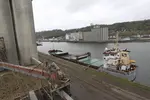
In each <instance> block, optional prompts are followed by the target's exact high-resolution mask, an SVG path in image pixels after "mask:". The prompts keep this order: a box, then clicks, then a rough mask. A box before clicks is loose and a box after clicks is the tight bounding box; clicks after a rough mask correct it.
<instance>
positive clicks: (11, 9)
mask: <svg viewBox="0 0 150 100" xmlns="http://www.w3.org/2000/svg"><path fill="white" fill-rule="evenodd" d="M0 23H1V26H0V38H2V39H3V42H4V45H5V46H3V47H5V48H6V56H7V60H8V62H9V63H13V64H22V65H29V64H31V57H34V58H37V47H36V42H35V41H36V40H35V28H34V21H33V11H32V0H0ZM0 44H3V43H0Z"/></svg>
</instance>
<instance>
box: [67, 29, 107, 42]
mask: <svg viewBox="0 0 150 100" xmlns="http://www.w3.org/2000/svg"><path fill="white" fill-rule="evenodd" d="M65 38H66V40H67V41H96V42H100V41H107V40H108V27H101V26H94V28H93V29H91V31H87V32H74V33H67V34H66V36H65Z"/></svg>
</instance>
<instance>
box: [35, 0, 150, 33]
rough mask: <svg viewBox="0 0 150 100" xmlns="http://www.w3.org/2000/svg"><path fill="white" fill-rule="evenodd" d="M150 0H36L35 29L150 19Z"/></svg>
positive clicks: (68, 27) (65, 27)
mask: <svg viewBox="0 0 150 100" xmlns="http://www.w3.org/2000/svg"><path fill="white" fill-rule="evenodd" d="M149 10H150V0H33V11H34V20H35V28H36V31H41V30H51V29H70V28H79V27H83V26H87V25H90V23H93V24H112V23H115V22H123V21H133V20H144V19H150V11H149Z"/></svg>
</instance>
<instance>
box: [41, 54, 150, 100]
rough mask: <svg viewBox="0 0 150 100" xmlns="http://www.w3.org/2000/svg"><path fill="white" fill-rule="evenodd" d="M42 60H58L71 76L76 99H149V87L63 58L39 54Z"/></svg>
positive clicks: (72, 89)
mask: <svg viewBox="0 0 150 100" xmlns="http://www.w3.org/2000/svg"><path fill="white" fill-rule="evenodd" d="M39 58H40V60H42V61H43V60H47V61H49V62H52V61H54V62H56V63H57V64H58V65H59V66H60V67H61V69H62V70H63V71H64V72H65V73H67V74H68V76H69V77H70V78H71V81H72V85H71V91H72V94H73V98H74V99H75V100H100V99H101V100H149V99H150V97H149V95H150V89H149V88H148V87H145V86H142V85H139V84H136V83H131V82H129V81H127V80H124V79H120V78H116V77H114V76H111V75H107V74H106V73H100V72H97V71H95V70H93V69H90V68H89V69H88V70H84V69H85V66H81V65H78V64H75V63H72V62H69V61H65V60H63V59H59V58H56V57H53V56H47V55H45V54H41V53H40V54H39Z"/></svg>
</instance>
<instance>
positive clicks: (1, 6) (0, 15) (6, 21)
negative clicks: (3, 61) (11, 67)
mask: <svg viewBox="0 0 150 100" xmlns="http://www.w3.org/2000/svg"><path fill="white" fill-rule="evenodd" d="M10 8H11V7H10V2H9V0H0V37H4V42H5V47H6V52H7V58H8V62H9V63H13V64H18V56H17V51H16V44H15V37H14V27H13V21H12V15H11V9H10Z"/></svg>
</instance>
